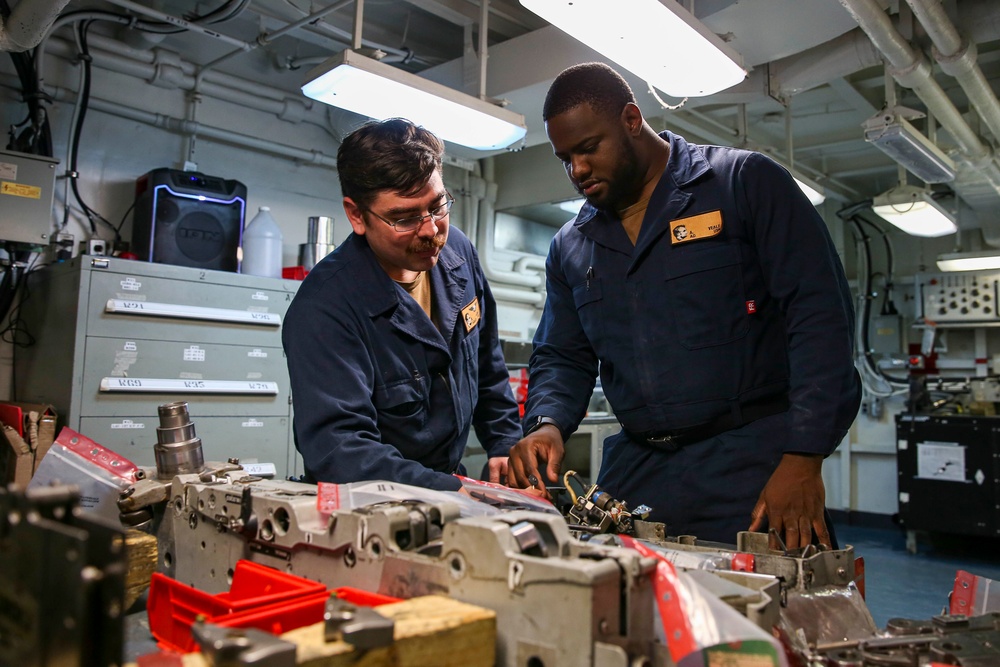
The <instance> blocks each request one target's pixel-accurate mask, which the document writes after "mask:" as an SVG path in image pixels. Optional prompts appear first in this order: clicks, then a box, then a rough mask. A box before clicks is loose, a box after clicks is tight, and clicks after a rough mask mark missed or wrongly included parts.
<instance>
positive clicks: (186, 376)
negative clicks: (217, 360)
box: [177, 373, 205, 380]
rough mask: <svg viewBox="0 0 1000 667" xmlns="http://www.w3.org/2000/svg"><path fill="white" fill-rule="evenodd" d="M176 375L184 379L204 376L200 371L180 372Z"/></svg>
mask: <svg viewBox="0 0 1000 667" xmlns="http://www.w3.org/2000/svg"><path fill="white" fill-rule="evenodd" d="M177 377H179V378H183V379H185V380H204V379H205V376H204V375H202V374H201V373H181V374H180V375H178V376H177Z"/></svg>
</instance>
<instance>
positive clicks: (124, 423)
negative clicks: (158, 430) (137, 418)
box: [111, 419, 146, 430]
mask: <svg viewBox="0 0 1000 667" xmlns="http://www.w3.org/2000/svg"><path fill="white" fill-rule="evenodd" d="M111 428H112V430H114V429H121V428H133V429H134V428H146V425H145V424H143V423H142V422H134V421H132V420H131V419H123V420H121V421H120V422H118V423H117V424H112V425H111Z"/></svg>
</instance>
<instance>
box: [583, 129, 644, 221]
mask: <svg viewBox="0 0 1000 667" xmlns="http://www.w3.org/2000/svg"><path fill="white" fill-rule="evenodd" d="M620 146H621V149H620V150H619V151H618V160H617V161H616V164H615V169H614V172H613V173H612V174H611V178H609V179H608V180H606V181H605V183H606V184H607V192H606V193H605V194H604V196H603V197H601V198H600V200H598V201H593V200H591V199H590V198H588V199H587V201H589V202H590V204H591V205H592V206H594V207H595V208H599V209H603V210H605V211H618V210H621V209H623V208H626V207H627V206H628V204H625V205H624V206H623V205H622V204H623V202H626V201H628V198H629V197H630V196H631V195H633V194H634V192H633V188H635V187H636V185H637V184H639V183H640V174H639V160H638V158H637V157H636V154H635V149H634V148H633V147H632V146H631V145H630V144H629V143H627V142H626V141H622V143H621V144H620ZM640 187H641V185H640ZM631 203H634V202H629V204H631Z"/></svg>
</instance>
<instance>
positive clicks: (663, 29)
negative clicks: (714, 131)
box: [521, 0, 747, 97]
mask: <svg viewBox="0 0 1000 667" xmlns="http://www.w3.org/2000/svg"><path fill="white" fill-rule="evenodd" d="M521 4H522V5H524V6H525V7H527V8H528V9H530V10H531V11H533V12H535V13H536V14H538V15H539V16H541V17H542V18H543V19H545V20H546V21H548V22H549V23H551V24H552V25H554V26H555V27H557V28H559V29H560V30H562V31H563V32H565V33H566V34H568V35H569V36H570V37H574V38H576V39H577V40H579V41H581V42H583V43H584V44H586V45H587V46H589V47H590V48H592V49H594V50H595V51H597V52H598V53H600V54H601V55H603V56H604V57H606V58H608V59H609V60H612V61H614V62H615V63H617V64H619V65H621V66H622V67H623V68H624V69H627V70H628V71H629V72H632V74H635V75H636V76H637V77H639V78H640V79H642V80H643V81H646V82H647V83H649V84H651V85H653V86H655V87H656V88H659V89H660V90H662V91H663V92H665V93H667V94H668V95H671V96H673V97H701V96H704V95H711V94H712V93H717V92H719V91H720V90H725V89H726V88H730V87H732V86H735V85H736V84H738V83H739V82H741V81H743V79H744V78H746V75H747V73H746V70H745V69H743V58H742V57H741V56H740V55H739V54H738V53H737V52H736V51H734V50H733V49H731V48H730V47H729V46H728V45H727V44H726V43H725V42H724V41H722V39H721V38H720V37H719V36H718V35H716V34H715V33H713V32H712V31H711V30H709V29H708V28H707V27H706V26H705V24H704V23H702V22H701V21H699V20H698V19H696V18H695V17H694V16H693V15H692V14H691V13H690V12H688V11H687V10H686V9H684V8H683V7H681V5H680V3H678V2H674V1H673V0H664V2H660V1H659V0H628V2H611V1H610V0H572V2H570V1H568V0H521Z"/></svg>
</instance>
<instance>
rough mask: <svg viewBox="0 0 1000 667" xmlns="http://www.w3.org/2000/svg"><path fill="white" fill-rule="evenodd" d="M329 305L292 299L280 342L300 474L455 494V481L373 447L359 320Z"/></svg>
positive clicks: (314, 295) (318, 295)
mask: <svg viewBox="0 0 1000 667" xmlns="http://www.w3.org/2000/svg"><path fill="white" fill-rule="evenodd" d="M328 291H329V289H328ZM300 296H301V297H302V298H301V299H300ZM331 297H332V295H330V294H328V293H325V292H323V291H319V292H316V291H313V292H311V293H309V294H308V295H306V294H300V295H297V296H296V297H295V299H294V300H293V302H292V305H291V307H290V308H289V311H288V315H287V316H286V318H285V324H284V327H283V330H282V336H281V338H282V344H283V346H284V349H285V355H286V357H287V361H288V374H289V378H290V380H291V388H292V397H293V402H294V406H295V419H294V428H295V445H296V447H297V448H298V450H299V453H301V455H302V459H303V462H304V463H305V467H306V470H307V471H308V472H309V474H310V475H312V477H314V478H315V480H316V481H322V482H335V483H339V484H343V483H347V482H357V481H361V480H376V479H381V480H389V481H394V482H401V483H404V484H412V485H413V486H422V487H425V488H430V489H438V490H442V491H457V490H458V489H459V488H461V482H460V481H459V480H458V479H457V478H456V477H454V476H452V475H448V474H446V473H440V472H436V471H434V470H431V469H429V468H427V467H425V466H424V465H422V464H420V463H418V462H416V461H411V460H408V459H405V458H403V456H402V455H401V454H400V452H399V450H397V449H396V448H395V447H393V446H392V444H391V443H383V442H382V441H381V435H380V433H379V430H378V426H377V421H376V410H375V405H374V403H373V402H372V388H373V387H374V386H375V377H374V374H375V366H374V364H373V362H372V358H371V355H370V352H369V350H371V349H374V347H373V342H372V341H371V340H370V337H369V335H368V330H367V329H366V328H365V327H364V326H362V322H361V320H360V319H359V317H362V315H359V314H358V313H356V312H355V311H353V310H352V309H351V308H350V307H349V305H348V304H347V303H346V301H345V300H344V299H335V298H331Z"/></svg>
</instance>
